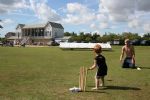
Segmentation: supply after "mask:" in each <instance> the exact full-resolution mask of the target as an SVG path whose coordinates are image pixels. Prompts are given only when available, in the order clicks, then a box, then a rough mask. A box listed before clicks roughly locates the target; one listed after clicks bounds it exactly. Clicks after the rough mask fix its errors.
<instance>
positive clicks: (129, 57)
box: [120, 39, 135, 68]
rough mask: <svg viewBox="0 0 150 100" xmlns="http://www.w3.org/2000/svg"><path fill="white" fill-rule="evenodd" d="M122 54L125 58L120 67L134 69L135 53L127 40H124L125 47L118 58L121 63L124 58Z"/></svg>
mask: <svg viewBox="0 0 150 100" xmlns="http://www.w3.org/2000/svg"><path fill="white" fill-rule="evenodd" d="M124 54H126V57H125V59H124V61H123V65H122V67H123V68H135V51H134V47H133V46H132V45H131V43H130V40H129V39H125V45H124V46H123V47H122V52H121V56H120V61H121V62H122V59H123V57H124Z"/></svg>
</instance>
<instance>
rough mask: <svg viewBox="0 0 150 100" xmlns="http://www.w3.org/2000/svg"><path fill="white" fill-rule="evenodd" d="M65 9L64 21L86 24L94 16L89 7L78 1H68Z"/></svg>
mask: <svg viewBox="0 0 150 100" xmlns="http://www.w3.org/2000/svg"><path fill="white" fill-rule="evenodd" d="M66 9H67V10H66V13H67V14H66V18H64V19H63V22H65V23H71V24H87V23H89V22H91V21H93V20H94V19H95V18H96V16H95V13H94V12H92V10H91V9H89V8H87V7H86V6H84V5H82V4H79V3H68V4H67V8H66Z"/></svg>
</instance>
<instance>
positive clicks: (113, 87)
mask: <svg viewBox="0 0 150 100" xmlns="http://www.w3.org/2000/svg"><path fill="white" fill-rule="evenodd" d="M103 89H104V90H107V89H113V90H141V89H140V88H137V87H125V86H106V87H105V88H103Z"/></svg>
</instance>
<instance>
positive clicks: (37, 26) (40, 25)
mask: <svg viewBox="0 0 150 100" xmlns="http://www.w3.org/2000/svg"><path fill="white" fill-rule="evenodd" d="M47 24H50V25H51V26H52V27H54V28H60V29H64V28H63V26H62V25H61V24H59V23H55V22H50V21H48V22H47V23H43V24H30V25H25V24H18V26H17V28H18V27H19V26H20V27H21V28H23V29H25V28H44V27H45V26H46V25H47ZM17 28H16V29H17Z"/></svg>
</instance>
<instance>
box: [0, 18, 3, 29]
mask: <svg viewBox="0 0 150 100" xmlns="http://www.w3.org/2000/svg"><path fill="white" fill-rule="evenodd" d="M1 21H2V20H0V22H1ZM0 28H3V26H2V25H0Z"/></svg>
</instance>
